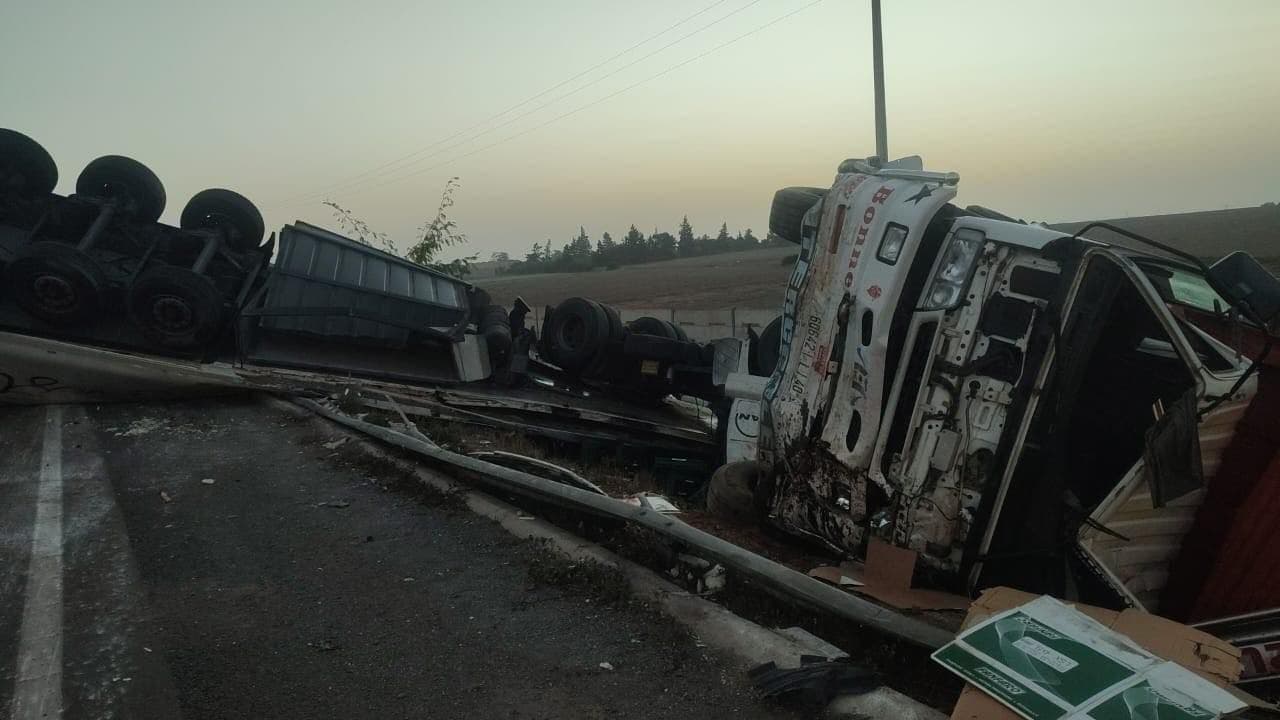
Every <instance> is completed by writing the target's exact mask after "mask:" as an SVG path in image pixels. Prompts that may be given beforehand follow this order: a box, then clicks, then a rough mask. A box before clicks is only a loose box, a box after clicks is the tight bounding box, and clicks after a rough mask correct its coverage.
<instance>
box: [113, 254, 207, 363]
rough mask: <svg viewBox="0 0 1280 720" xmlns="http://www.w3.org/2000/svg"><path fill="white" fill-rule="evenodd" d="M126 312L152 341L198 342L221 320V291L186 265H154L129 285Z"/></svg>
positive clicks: (186, 344) (189, 344)
mask: <svg viewBox="0 0 1280 720" xmlns="http://www.w3.org/2000/svg"><path fill="white" fill-rule="evenodd" d="M129 316H130V317H131V318H132V319H133V322H134V323H135V324H137V325H138V327H140V328H141V329H142V332H143V334H145V335H146V336H147V338H148V339H150V340H151V341H152V342H155V343H156V344H158V345H162V346H164V347H168V348H177V349H188V348H193V347H197V346H199V345H202V344H204V343H206V342H208V341H209V340H211V339H213V336H214V335H215V334H217V332H218V329H219V328H220V327H221V324H222V316H223V298H222V293H220V292H218V289H217V288H216V287H214V285H213V283H212V282H211V281H210V280H209V278H207V277H205V276H203V275H200V274H199V273H196V272H193V271H191V270H188V269H186V268H180V267H175V266H173V265H156V266H154V267H152V268H151V269H149V270H147V271H146V272H144V273H142V275H141V276H140V277H139V278H138V279H137V281H135V282H134V284H133V287H132V288H130V289H129Z"/></svg>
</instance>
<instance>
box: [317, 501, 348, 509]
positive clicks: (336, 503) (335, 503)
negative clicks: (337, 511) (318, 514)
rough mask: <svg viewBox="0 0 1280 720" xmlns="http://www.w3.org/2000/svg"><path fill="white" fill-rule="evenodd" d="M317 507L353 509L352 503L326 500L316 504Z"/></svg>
mask: <svg viewBox="0 0 1280 720" xmlns="http://www.w3.org/2000/svg"><path fill="white" fill-rule="evenodd" d="M316 507H328V508H344V507H351V503H350V502H347V501H346V500H326V501H324V502H320V503H316Z"/></svg>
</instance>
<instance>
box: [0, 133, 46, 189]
mask: <svg viewBox="0 0 1280 720" xmlns="http://www.w3.org/2000/svg"><path fill="white" fill-rule="evenodd" d="M57 184H58V166H57V164H55V163H54V162H53V158H52V157H51V156H50V155H49V153H48V152H47V151H46V150H45V149H44V148H43V147H41V146H40V143H38V142H36V141H35V140H32V139H31V138H29V137H27V136H26V135H23V134H22V133H20V132H18V131H16V130H7V129H5V128H0V193H5V192H18V193H22V194H24V195H48V194H49V193H51V192H53V188H54V187H56V186H57Z"/></svg>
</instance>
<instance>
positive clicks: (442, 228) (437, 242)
mask: <svg viewBox="0 0 1280 720" xmlns="http://www.w3.org/2000/svg"><path fill="white" fill-rule="evenodd" d="M457 189H458V178H457V177H451V178H449V179H448V180H446V181H445V184H444V191H443V192H441V193H440V205H439V206H438V207H437V208H436V216H435V217H434V218H432V219H431V220H429V221H427V222H425V223H423V224H422V226H421V227H419V228H418V233H419V237H418V242H417V243H415V244H414V245H413V247H411V248H409V252H407V253H405V257H407V258H408V259H409V260H410V261H412V262H416V263H418V264H419V265H424V266H426V267H430V268H435V269H436V270H440V271H442V272H446V273H448V274H450V275H453V276H454V277H466V276H467V274H468V273H470V272H471V261H473V260H475V259H476V256H475V255H471V256H469V257H462V258H456V259H454V260H450V261H449V262H447V263H446V262H440V261H439V260H438V256H439V255H440V253H441V252H442V251H444V249H445V248H449V247H454V246H455V245H462V244H464V243H466V242H467V236H466V235H463V234H462V233H460V232H458V223H456V222H454V221H453V220H450V219H449V208H451V207H453V193H454V192H456V191H457Z"/></svg>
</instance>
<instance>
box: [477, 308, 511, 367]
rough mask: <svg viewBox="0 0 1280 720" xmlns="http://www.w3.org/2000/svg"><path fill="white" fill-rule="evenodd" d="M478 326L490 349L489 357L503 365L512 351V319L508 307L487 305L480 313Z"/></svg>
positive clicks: (494, 362) (496, 363) (497, 363)
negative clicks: (508, 314)
mask: <svg viewBox="0 0 1280 720" xmlns="http://www.w3.org/2000/svg"><path fill="white" fill-rule="evenodd" d="M477 328H478V329H479V331H480V334H481V335H482V336H483V337H484V339H485V345H486V346H487V347H488V349H489V359H490V360H491V361H492V362H493V364H494V365H501V364H502V361H503V360H505V359H506V357H507V355H508V354H509V353H510V352H511V321H510V319H508V317H507V309H506V308H504V307H502V306H501V305H488V306H486V307H485V308H484V309H483V310H482V311H481V313H480V322H479V323H478V324H477Z"/></svg>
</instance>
